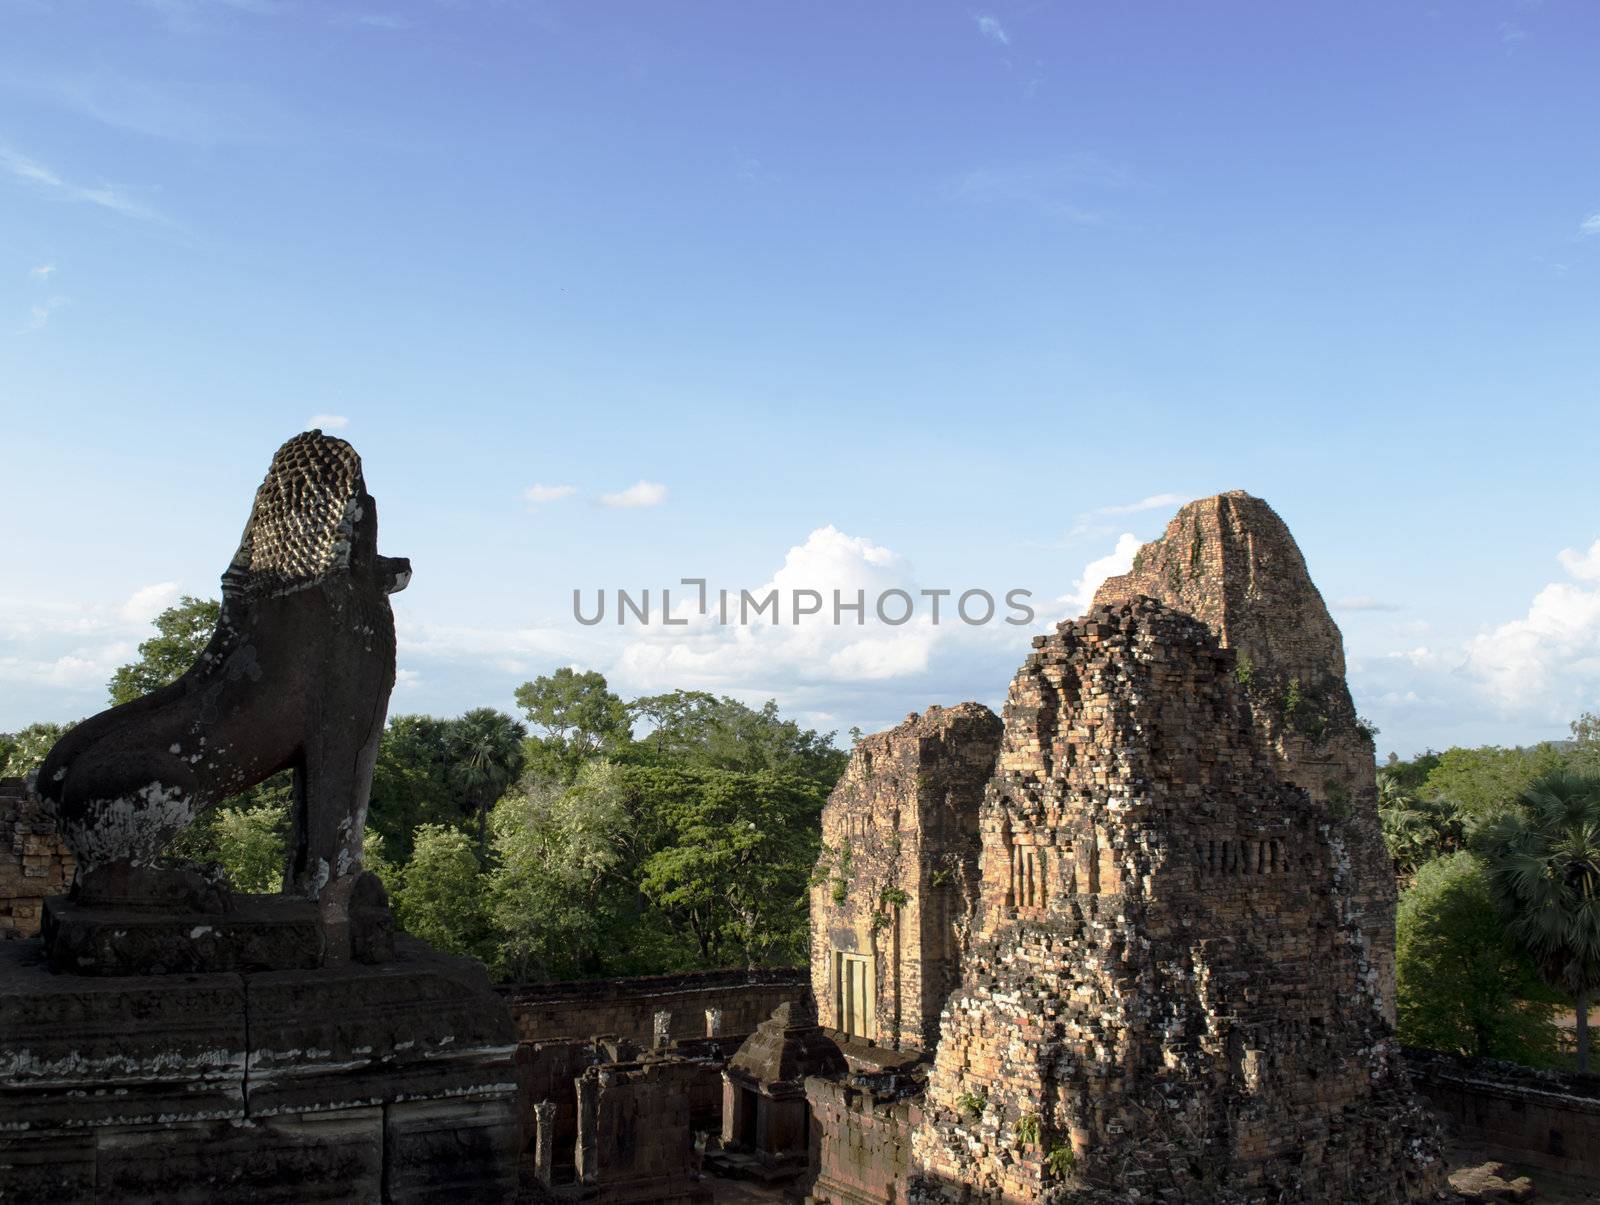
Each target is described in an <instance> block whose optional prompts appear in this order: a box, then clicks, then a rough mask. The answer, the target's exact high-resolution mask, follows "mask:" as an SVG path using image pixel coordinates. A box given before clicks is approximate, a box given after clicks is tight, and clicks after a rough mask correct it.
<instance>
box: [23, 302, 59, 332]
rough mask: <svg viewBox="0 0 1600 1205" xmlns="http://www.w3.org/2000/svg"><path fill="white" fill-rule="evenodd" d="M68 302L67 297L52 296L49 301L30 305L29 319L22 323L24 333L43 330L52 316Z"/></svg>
mask: <svg viewBox="0 0 1600 1205" xmlns="http://www.w3.org/2000/svg"><path fill="white" fill-rule="evenodd" d="M66 304H67V299H66V298H65V297H52V298H50V300H49V301H46V302H42V303H40V304H39V305H32V306H29V307H28V320H27V321H26V322H24V323H23V324H22V333H23V334H32V333H33V332H34V331H42V330H44V328H45V327H47V326H49V325H50V316H51V315H52V314H54V313H55V312H56V311H57V310H59V309H60V308H61V307H62V306H64V305H66Z"/></svg>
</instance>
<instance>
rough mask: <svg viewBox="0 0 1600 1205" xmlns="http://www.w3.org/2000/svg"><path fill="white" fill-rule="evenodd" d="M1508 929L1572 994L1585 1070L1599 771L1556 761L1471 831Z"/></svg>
mask: <svg viewBox="0 0 1600 1205" xmlns="http://www.w3.org/2000/svg"><path fill="white" fill-rule="evenodd" d="M1472 845H1473V848H1474V850H1475V851H1476V852H1477V853H1478V854H1479V855H1480V856H1481V857H1482V858H1483V860H1484V863H1485V865H1486V867H1487V873H1488V878H1489V888H1490V892H1491V893H1492V895H1493V896H1494V899H1495V903H1496V904H1497V906H1498V907H1499V910H1500V915H1501V918H1502V919H1503V920H1504V922H1505V925H1506V929H1507V931H1508V932H1509V933H1510V934H1511V936H1512V937H1513V938H1514V939H1515V940H1516V941H1517V943H1518V944H1519V945H1520V946H1521V947H1522V948H1523V949H1524V950H1526V951H1527V953H1528V954H1529V956H1530V957H1531V958H1532V959H1533V961H1534V965H1535V966H1537V967H1538V968H1539V971H1540V973H1541V974H1542V975H1543V976H1544V977H1545V980H1546V981H1547V982H1548V983H1550V984H1551V985H1552V986H1553V987H1556V988H1559V989H1561V990H1562V991H1565V992H1569V993H1571V994H1572V996H1573V997H1574V999H1575V1000H1576V1002H1577V1014H1578V1068H1579V1070H1581V1071H1587V1070H1588V1056H1589V1026H1588V1019H1589V1002H1590V1000H1591V998H1592V996H1593V994H1594V992H1595V990H1596V989H1597V988H1600V777H1596V776H1594V775H1590V774H1584V773H1581V772H1579V771H1576V770H1571V769H1567V768H1558V769H1555V770H1551V771H1548V772H1546V773H1544V774H1542V775H1540V776H1539V777H1538V778H1537V779H1536V780H1534V781H1533V782H1532V783H1531V784H1529V785H1528V786H1527V787H1526V788H1525V789H1524V790H1523V791H1522V792H1521V793H1520V794H1519V795H1518V796H1517V798H1516V806H1515V807H1513V808H1511V809H1509V810H1507V811H1504V812H1501V813H1499V814H1497V815H1495V816H1493V817H1492V818H1490V819H1489V820H1487V821H1485V822H1484V823H1483V824H1482V825H1481V826H1480V827H1479V828H1478V829H1477V830H1476V832H1475V833H1474V834H1473V838H1472Z"/></svg>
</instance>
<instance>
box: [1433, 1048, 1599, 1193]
mask: <svg viewBox="0 0 1600 1205" xmlns="http://www.w3.org/2000/svg"><path fill="white" fill-rule="evenodd" d="M1405 1054H1406V1065H1407V1067H1408V1068H1409V1070H1410V1072H1411V1079H1412V1082H1413V1083H1414V1084H1415V1085H1416V1088H1417V1091H1418V1092H1419V1093H1421V1095H1422V1096H1423V1097H1425V1098H1426V1099H1427V1101H1428V1103H1429V1105H1430V1106H1432V1108H1433V1111H1434V1112H1435V1113H1436V1114H1437V1115H1438V1116H1439V1117H1440V1118H1441V1119H1442V1121H1443V1123H1444V1127H1445V1131H1446V1133H1447V1134H1448V1136H1449V1137H1450V1138H1451V1140H1452V1141H1453V1142H1454V1143H1456V1144H1457V1146H1458V1147H1460V1148H1463V1149H1467V1150H1471V1151H1472V1152H1473V1153H1474V1157H1475V1158H1476V1157H1482V1158H1486V1159H1500V1160H1504V1161H1506V1162H1508V1163H1513V1164H1516V1165H1518V1166H1521V1167H1532V1168H1537V1169H1539V1170H1541V1171H1548V1172H1554V1173H1556V1174H1557V1175H1559V1176H1564V1177H1572V1178H1574V1179H1583V1180H1586V1181H1588V1182H1589V1183H1591V1184H1593V1183H1595V1182H1597V1181H1600V1083H1597V1082H1596V1079H1595V1077H1594V1076H1588V1075H1574V1074H1570V1073H1562V1072H1557V1071H1536V1070H1533V1069H1531V1068H1528V1067H1519V1066H1517V1065H1515V1064H1513V1063H1503V1062H1499V1061H1497V1060H1494V1059H1475V1058H1466V1057H1463V1056H1461V1055H1454V1054H1441V1053H1439V1052H1438V1051H1433V1050H1411V1049H1408V1050H1407V1051H1406V1052H1405Z"/></svg>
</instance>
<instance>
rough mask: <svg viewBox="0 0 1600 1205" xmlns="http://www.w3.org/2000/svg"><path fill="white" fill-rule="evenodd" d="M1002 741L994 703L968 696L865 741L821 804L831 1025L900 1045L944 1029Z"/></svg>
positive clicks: (816, 890)
mask: <svg viewBox="0 0 1600 1205" xmlns="http://www.w3.org/2000/svg"><path fill="white" fill-rule="evenodd" d="M999 743H1000V721H999V720H998V719H997V718H996V717H995V715H994V713H993V712H992V711H990V710H989V709H988V708H987V707H983V706H981V705H980V704H977V703H962V704H960V705H958V706H956V707H949V708H941V707H930V708H928V710H927V711H926V712H925V713H923V714H922V715H920V716H918V715H915V714H913V715H911V716H909V717H908V718H907V719H906V720H905V722H904V723H902V724H900V725H899V726H897V727H895V728H891V729H890V730H889V731H887V732H880V733H877V734H876V735H874V736H869V737H864V738H863V739H862V740H861V741H859V742H858V743H857V744H856V747H855V749H854V751H853V752H852V753H851V756H850V764H849V766H848V767H847V768H846V770H845V772H844V777H843V778H842V779H841V780H840V781H839V785H838V786H837V787H836V788H834V791H833V794H832V795H830V796H829V798H828V803H827V806H826V807H825V808H824V809H823V812H822V847H823V852H822V857H821V859H820V861H819V862H818V864H817V874H816V876H815V879H814V884H813V886H812V888H811V918H812V923H811V931H812V938H811V943H812V944H811V986H812V991H813V993H814V994H815V996H816V1000H817V1012H818V1015H819V1016H820V1017H821V1018H822V1021H823V1023H824V1024H826V1025H830V1026H832V1027H833V1028H835V1029H837V1030H839V1031H840V1032H841V1033H843V1034H845V1035H847V1036H852V1037H856V1038H860V1039H865V1040H867V1041H870V1042H872V1043H874V1044H876V1045H878V1046H881V1047H884V1048H886V1049H891V1050H901V1049H908V1050H932V1049H933V1046H934V1044H935V1043H936V1042H937V1041H938V1037H939V1012H940V1009H942V1008H943V1006H944V1001H945V998H946V997H947V996H948V995H949V994H950V990H951V989H952V988H953V987H954V986H955V985H956V983H957V982H959V978H960V949H961V943H962V941H963V939H964V928H965V921H966V916H967V911H968V909H967V904H968V900H969V898H970V893H971V891H972V889H973V886H974V885H975V883H976V880H977V869H978V848H979V847H978V828H977V820H978V801H979V800H980V799H981V798H982V797H983V787H984V783H985V782H987V781H988V778H989V775H990V774H991V773H992V772H993V770H994V758H995V752H996V750H997V749H998V748H999Z"/></svg>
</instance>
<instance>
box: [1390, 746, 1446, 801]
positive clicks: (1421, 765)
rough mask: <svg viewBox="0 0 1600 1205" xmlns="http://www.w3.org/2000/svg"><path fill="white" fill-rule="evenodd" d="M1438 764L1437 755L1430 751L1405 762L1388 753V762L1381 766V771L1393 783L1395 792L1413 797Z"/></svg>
mask: <svg viewBox="0 0 1600 1205" xmlns="http://www.w3.org/2000/svg"><path fill="white" fill-rule="evenodd" d="M1438 764H1439V755H1438V754H1437V753H1435V752H1434V751H1433V750H1432V749H1429V750H1428V751H1427V752H1426V753H1419V754H1417V755H1416V756H1415V757H1413V758H1410V759H1408V760H1406V761H1401V760H1400V756H1399V754H1397V753H1390V754H1389V760H1388V761H1386V762H1385V763H1384V764H1383V767H1382V770H1383V773H1385V774H1387V775H1388V776H1389V778H1390V779H1391V780H1392V781H1393V783H1394V785H1395V788H1396V789H1397V790H1399V791H1402V792H1404V793H1405V794H1407V795H1415V794H1416V793H1417V792H1418V791H1420V790H1421V789H1422V784H1423V783H1425V782H1427V781H1428V775H1429V774H1430V773H1432V771H1433V768H1434V767H1435V766H1437V765H1438Z"/></svg>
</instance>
